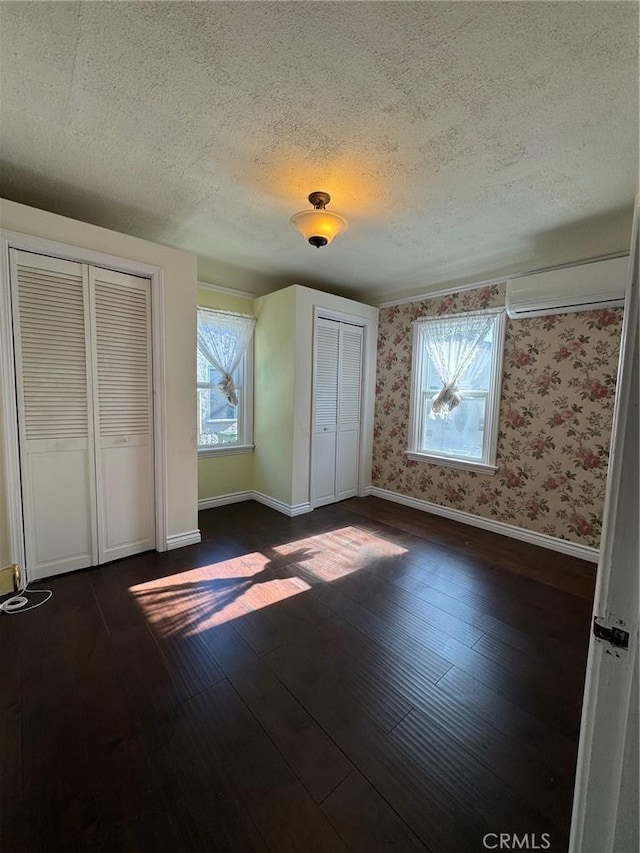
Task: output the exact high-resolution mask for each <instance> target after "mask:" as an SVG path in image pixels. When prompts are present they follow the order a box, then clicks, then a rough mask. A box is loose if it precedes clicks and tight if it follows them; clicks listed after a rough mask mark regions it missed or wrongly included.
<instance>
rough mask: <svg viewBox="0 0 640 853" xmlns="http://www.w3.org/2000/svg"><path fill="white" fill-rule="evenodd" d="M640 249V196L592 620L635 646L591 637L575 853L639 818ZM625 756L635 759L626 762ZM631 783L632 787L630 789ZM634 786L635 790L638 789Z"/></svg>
mask: <svg viewBox="0 0 640 853" xmlns="http://www.w3.org/2000/svg"><path fill="white" fill-rule="evenodd" d="M639 247H640V244H639V243H638V199H636V215H635V219H634V225H633V232H632V242H631V256H630V265H629V266H630V269H629V281H628V284H627V293H626V299H625V314H624V320H623V327H622V340H621V345H620V363H619V369H618V381H617V385H616V403H615V410H614V418H613V428H612V434H611V457H610V463H609V472H608V477H607V493H606V499H605V507H604V515H603V527H602V546H601V548H600V560H599V563H598V575H597V582H596V592H595V600H594V606H593V617H594V618H598V620H599V621H601V622H602V623H603V624H604V625H605V627H614V628H615V627H617V628H622V629H624V630H626V631H628V634H629V648H628V650H624V649H620V648H618V647H616V646H615V645H613V644H611V643H609V642H608V641H607V640H606V639H596V638H595V637H594V635H593V633H592V634H591V638H590V645H589V656H588V659H587V671H586V682H585V689H584V704H583V709H582V722H581V727H580V745H579V750H578V763H577V769H576V783H575V790H574V799H573V814H572V821H571V838H570V843H569V851H570V853H614V851H619V853H627V845H628V843H629V842H628V841H626V842H625V848H624V849H623V848H621V847H620V846H619V842H617V834H618V833H619V832H623V831H624V832H627V833H632V832H633V821H634V820H635V828H636V831H637V819H638V817H637V778H636V779H634V780H632V779H631V778H630V777H631V775H632V774H633V775H635V773H634V771H633V761H632V760H631V759H632V756H630V755H626V750H628V749H629V748H631V749H634V747H633V737H632V727H634V726H635V727H636V731H637V726H638V720H637V719H635V720H634V719H633V711H632V708H633V707H634V699H635V705H636V708H637V696H636V697H634V695H633V692H632V691H633V689H634V688H633V678H634V669H635V670H636V677H637V667H638V662H639V661H638V655H639V650H638V623H639V613H638V609H639V603H638V576H637V572H638V550H637V549H638V534H637V529H638V528H637V525H638V506H637V503H636V504H635V505H633V504H634V492H635V493H636V495H637V489H638V432H637V431H638V363H637V358H638V349H637V347H638V338H639V337H640V330H639V319H640V315H639V298H640V297H639V294H638V290H639V288H640V283H639V281H638V263H639V261H638V251H639ZM634 374H635V375H634ZM635 500H637V497H636V498H635ZM633 531H635V536H634V533H633ZM636 683H637V682H636ZM635 689H636V690H637V687H636V688H635ZM628 736H629V737H630V738H631V747H630V746H629V742H628V740H627V738H628ZM626 761H629V762H630V764H629V765H625V762H626ZM636 766H637V765H636ZM625 768H627V769H625ZM636 772H637V771H636ZM625 773H627V778H625ZM625 784H626V785H627V787H628V790H624V789H623V787H622V786H623V785H625ZM634 784H635V792H634V791H633V788H632V787H631V786H633V785H634ZM629 798H631V799H629ZM628 837H630V836H628ZM631 843H634V842H631Z"/></svg>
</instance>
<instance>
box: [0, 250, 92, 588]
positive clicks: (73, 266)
mask: <svg viewBox="0 0 640 853" xmlns="http://www.w3.org/2000/svg"><path fill="white" fill-rule="evenodd" d="M10 265H11V287H12V303H13V319H14V342H15V359H16V391H17V398H18V434H19V441H20V464H21V469H22V489H23V514H24V521H25V546H26V560H27V568H28V570H29V574H30V577H31V578H32V579H38V578H42V577H47V576H49V575H54V574H60V573H62V572H68V571H73V570H75V569H81V568H85V567H86V566H90V565H93V564H94V563H95V562H96V561H97V549H96V545H95V543H96V518H95V479H94V465H93V424H92V399H91V372H90V362H89V359H88V345H87V335H88V329H89V325H90V324H89V307H88V302H89V300H88V278H87V270H86V268H85V267H83V266H82V265H81V264H78V263H74V262H71V261H65V260H62V259H59V258H50V257H47V256H44V255H37V254H34V253H31V252H22V251H17V250H15V249H12V250H11V251H10Z"/></svg>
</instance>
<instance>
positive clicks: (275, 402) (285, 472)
mask: <svg viewBox="0 0 640 853" xmlns="http://www.w3.org/2000/svg"><path fill="white" fill-rule="evenodd" d="M295 299H296V289H295V287H287V288H285V289H284V290H278V291H276V292H275V293H270V294H268V295H267V296H262V297H260V299H256V300H255V301H254V303H253V307H254V313H255V315H256V317H257V322H256V331H255V382H254V389H255V393H254V418H253V438H254V443H255V450H254V452H253V488H254V489H255V491H257V492H262V493H263V494H266V495H269V496H270V497H273V498H276V500H280V501H284V503H286V504H291V497H292V467H293V431H294V411H293V406H294V391H295V347H296V340H295V338H296V335H295V319H296V317H295V315H296V311H295Z"/></svg>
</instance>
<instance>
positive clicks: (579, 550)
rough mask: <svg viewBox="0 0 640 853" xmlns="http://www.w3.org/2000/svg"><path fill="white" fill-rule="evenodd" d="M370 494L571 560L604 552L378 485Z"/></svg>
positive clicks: (593, 558) (592, 557) (592, 559)
mask: <svg viewBox="0 0 640 853" xmlns="http://www.w3.org/2000/svg"><path fill="white" fill-rule="evenodd" d="M367 494H368V495H372V496H373V497H376V498H382V499H383V500H385V501H392V502H393V503H397V504H402V505H403V506H409V507H412V508H413V509H419V510H421V511H422V512H429V513H431V514H432V515H439V516H442V518H448V519H450V520H451V521H459V522H460V523H461V524H468V525H470V526H471V527H480V528H481V529H482V530H489V531H491V533H499V534H500V535H501V536H508V537H509V538H510V539H519V540H520V541H521V542H528V543H529V544H530V545H539V546H540V547H541V548H548V549H549V550H550V551H558V552H559V553H560V554H568V555H569V556H571V557H577V558H578V559H580V560H587V561H588V562H590V563H597V562H598V557H599V553H600V552H599V551H598V549H597V548H590V547H589V546H588V545H580V544H579V543H578V542H569V540H568V539H558V538H557V537H556V536H548V535H547V534H546V533H536V532H535V531H534V530H525V529H524V528H523V527H516V526H515V525H513V524H505V523H504V522H503V521H496V520H495V519H493V518H483V517H482V516H479V515H473V513H471V512H464V511H463V510H461V509H451V508H449V507H446V506H440V504H434V503H431V501H425V500H422V499H421V498H412V497H409V495H402V494H400V493H399V492H391V491H389V490H388V489H380V488H378V487H377V486H369V488H368V489H367Z"/></svg>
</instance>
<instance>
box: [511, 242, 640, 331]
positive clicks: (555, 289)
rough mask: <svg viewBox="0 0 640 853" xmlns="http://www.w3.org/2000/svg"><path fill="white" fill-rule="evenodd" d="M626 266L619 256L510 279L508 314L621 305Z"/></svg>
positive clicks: (532, 314) (534, 314) (520, 315)
mask: <svg viewBox="0 0 640 853" xmlns="http://www.w3.org/2000/svg"><path fill="white" fill-rule="evenodd" d="M628 269H629V258H628V257H622V258H610V259H608V260H605V261H586V262H585V263H582V264H578V265H576V266H567V267H559V268H557V269H552V270H546V271H544V272H536V273H528V274H527V275H522V276H519V277H516V278H510V279H508V281H507V297H506V307H507V314H508V315H509V317H511V318H512V319H521V318H523V317H541V316H544V315H545V314H569V313H570V312H572V311H593V310H595V309H597V308H613V307H618V306H620V305H624V293H625V289H626V285H627V278H628V275H629V273H628Z"/></svg>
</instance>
